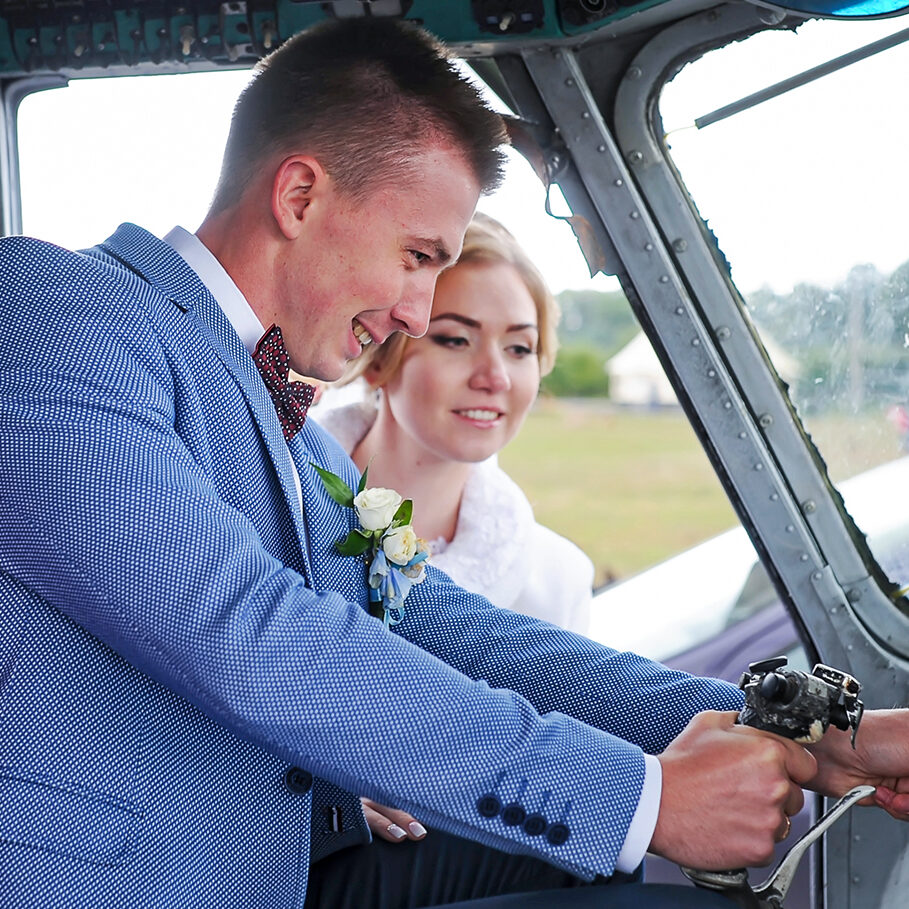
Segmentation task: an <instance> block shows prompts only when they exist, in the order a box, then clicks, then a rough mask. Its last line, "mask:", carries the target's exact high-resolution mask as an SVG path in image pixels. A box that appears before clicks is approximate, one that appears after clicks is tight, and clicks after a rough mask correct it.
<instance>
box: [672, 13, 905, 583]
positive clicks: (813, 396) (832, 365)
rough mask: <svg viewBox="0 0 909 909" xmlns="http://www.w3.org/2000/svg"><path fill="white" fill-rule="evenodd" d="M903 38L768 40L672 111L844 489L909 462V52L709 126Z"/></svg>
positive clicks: (860, 27)
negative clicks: (772, 91) (868, 473)
mask: <svg viewBox="0 0 909 909" xmlns="http://www.w3.org/2000/svg"><path fill="white" fill-rule="evenodd" d="M901 27H902V28H905V23H903V22H894V21H892V20H891V21H883V22H861V23H849V24H845V23H841V22H809V23H806V24H805V25H803V26H802V27H800V28H799V29H798V31H797V32H796V33H792V32H789V31H786V32H764V33H761V34H759V35H756V36H754V37H752V38H750V39H748V40H746V41H743V42H740V43H736V44H732V45H730V46H728V47H726V48H723V49H721V50H717V51H714V52H712V53H709V54H707V55H705V56H704V57H703V58H701V59H700V60H698V61H696V62H694V63H692V64H691V65H689V66H688V67H686V68H685V69H684V70H683V71H682V72H681V73H680V74H679V75H678V76H677V77H676V78H675V79H674V80H673V81H672V82H671V83H669V84H668V85H667V86H666V87H665V90H664V91H663V94H662V97H661V100H660V114H661V117H662V120H663V126H664V129H665V134H666V143H667V145H668V147H669V153H670V155H671V157H672V159H673V161H674V163H675V164H676V166H677V167H678V169H679V171H680V173H681V176H682V179H683V181H684V183H685V185H686V188H687V189H688V190H689V192H690V193H691V196H692V197H693V199H694V201H695V204H696V205H697V207H698V210H699V212H700V214H701V216H702V217H703V218H704V219H705V220H706V222H707V224H708V226H709V228H710V229H711V231H712V232H713V233H714V235H715V236H716V238H717V240H718V243H719V247H720V249H721V250H722V252H723V254H724V255H725V257H726V258H727V260H728V261H729V263H730V267H731V272H732V278H733V280H734V281H735V283H736V285H737V287H738V288H739V290H740V291H741V293H742V295H743V297H744V299H745V302H746V305H747V308H748V312H749V314H750V316H751V318H752V320H753V322H754V324H755V325H756V327H757V329H758V332H759V334H760V336H761V338H762V340H763V342H764V344H765V346H766V348H767V351H768V353H769V354H770V357H771V359H772V360H773V362H774V364H775V366H776V368H777V370H778V372H779V373H780V375H781V376H782V378H783V379H784V380H785V381H786V382H787V383H788V385H789V388H790V394H791V397H792V400H793V402H794V404H795V405H796V408H797V410H798V412H799V415H800V416H801V418H802V420H803V421H804V423H805V426H806V428H807V430H808V432H809V433H810V435H811V436H812V438H813V439H814V441H815V443H816V444H817V446H818V448H819V450H820V452H821V454H822V456H823V457H824V459H825V460H826V462H827V465H828V468H829V472H830V475H831V478H832V479H833V480H834V481H839V480H843V479H845V478H847V477H850V476H854V475H856V474H858V473H860V472H862V471H865V470H868V469H869V468H871V467H873V466H875V465H877V464H881V463H884V462H888V461H891V460H894V459H896V458H898V457H900V456H901V454H903V453H904V452H906V451H907V450H909V358H907V350H909V244H907V241H906V237H905V231H904V230H903V229H902V227H901V224H902V220H903V213H904V212H905V211H907V210H909V179H907V177H906V173H905V164H904V161H905V155H904V152H903V150H904V149H905V148H906V147H907V143H909V118H907V117H905V116H904V115H903V111H904V110H905V97H904V94H905V85H906V84H907V79H909V44H905V43H902V44H899V45H897V46H895V47H893V48H891V49H888V50H886V51H884V52H882V53H880V54H877V55H875V56H873V57H870V58H869V59H865V60H863V61H861V62H858V63H856V64H854V65H852V66H849V67H847V68H845V69H842V70H840V71H838V72H835V73H833V74H831V75H827V76H825V77H823V78H821V79H819V80H817V81H813V82H811V83H809V84H807V85H804V86H802V87H799V88H796V89H795V90H793V91H790V92H788V93H786V94H782V95H780V96H779V97H775V98H773V99H771V100H769V101H766V102H765V103H762V104H759V105H757V106H755V107H751V108H750V109H747V110H744V111H742V112H740V113H737V114H735V115H734V116H731V117H730V118H728V119H723V120H720V121H718V122H715V123H713V124H712V125H708V126H705V127H703V128H701V129H698V128H697V127H696V126H695V125H694V124H695V121H696V120H697V119H699V118H702V117H704V115H707V114H709V113H710V112H712V111H714V110H716V109H718V108H720V107H722V106H724V105H727V104H730V103H732V102H735V101H738V100H739V99H740V98H743V97H745V96H747V95H749V94H750V93H752V92H756V91H758V90H760V89H763V88H765V87H767V86H768V85H769V84H770V83H771V82H775V81H779V80H782V79H786V78H787V77H790V76H793V75H795V74H796V73H799V72H801V71H803V70H807V69H809V68H811V67H814V66H817V65H819V64H821V63H824V62H826V61H827V60H830V59H831V58H833V57H837V56H839V55H841V54H844V53H846V52H848V51H851V50H853V49H854V48H856V47H859V46H861V45H865V44H867V43H870V42H873V41H876V40H879V39H881V38H882V37H883V36H885V35H887V34H890V33H894V32H897V31H899V30H900V28H901ZM769 73H772V74H773V79H772V80H771V79H768V77H767V74H769ZM907 495H909V493H907V492H906V490H905V486H902V487H901V488H895V489H893V490H892V491H891V493H890V494H885V495H883V496H882V497H880V499H879V501H878V502H877V503H876V506H875V508H873V509H871V510H870V511H869V509H868V508H867V507H866V506H865V505H864V503H863V515H862V516H863V519H864V520H865V521H866V522H868V523H870V524H871V525H872V526H866V524H863V525H862V528H863V529H864V530H866V531H871V532H873V531H875V530H877V529H883V530H886V529H887V528H888V526H889V525H891V524H892V523H893V522H894V521H896V522H897V523H899V522H903V521H904V520H905V519H904V515H905V513H906V508H905V507H904V506H905V505H906V504H909V503H907ZM847 507H849V502H848V500H847ZM901 526H902V525H901ZM902 540H904V541H909V533H905V534H903V535H902ZM902 545H906V544H902ZM878 557H879V558H880V553H878ZM882 561H884V560H882ZM897 580H899V579H898V578H897Z"/></svg>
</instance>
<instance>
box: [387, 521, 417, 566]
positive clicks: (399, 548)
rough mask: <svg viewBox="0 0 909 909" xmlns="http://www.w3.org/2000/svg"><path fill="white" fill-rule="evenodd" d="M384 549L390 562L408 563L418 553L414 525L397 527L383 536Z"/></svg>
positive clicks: (397, 563) (396, 563)
mask: <svg viewBox="0 0 909 909" xmlns="http://www.w3.org/2000/svg"><path fill="white" fill-rule="evenodd" d="M382 549H383V551H384V552H385V556H386V558H387V559H388V561H389V562H394V563H395V565H406V564H407V563H408V562H409V561H410V560H411V559H412V558H413V557H414V556H415V555H416V554H417V535H416V534H415V533H414V532H413V527H411V526H410V524H408V525H407V526H406V527H396V528H395V529H394V530H392V531H389V532H388V533H386V534H385V536H384V537H382Z"/></svg>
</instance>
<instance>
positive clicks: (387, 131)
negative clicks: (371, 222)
mask: <svg viewBox="0 0 909 909" xmlns="http://www.w3.org/2000/svg"><path fill="white" fill-rule="evenodd" d="M507 141H508V139H507V135H506V132H505V128H504V124H503V122H502V119H501V117H499V115H498V114H496V113H495V112H493V111H492V110H491V109H490V108H489V107H488V106H487V105H486V104H485V103H484V102H483V100H482V98H481V95H480V92H479V90H478V88H477V87H476V86H475V85H474V84H473V83H472V82H471V81H469V80H468V79H467V78H466V77H465V76H464V75H463V74H462V73H461V72H459V70H458V68H457V65H456V63H455V61H454V60H453V58H452V57H451V55H450V54H449V52H448V51H447V50H446V49H445V48H444V47H443V45H441V44H440V43H439V42H438V41H437V40H436V39H435V38H433V37H432V36H431V35H429V34H428V33H427V32H425V31H423V30H421V29H419V28H417V27H416V26H414V25H413V24H411V23H408V22H404V21H402V20H398V19H388V18H385V17H375V16H373V17H361V18H355V19H345V20H330V21H326V22H323V23H321V24H320V25H316V26H314V27H313V28H310V29H307V30H306V31H304V32H301V33H300V34H298V35H295V36H294V37H293V38H291V39H289V40H288V41H287V42H285V43H284V44H283V45H282V46H281V47H280V48H278V50H276V51H274V52H273V53H272V54H270V55H269V56H268V57H266V58H264V59H263V60H261V61H260V62H259V63H258V65H257V66H256V68H255V71H254V76H253V78H252V80H251V81H250V83H249V85H248V86H247V87H246V88H245V89H244V90H243V92H242V94H241V95H240V98H239V99H238V101H237V104H236V107H235V108H234V114H233V119H232V121H231V128H230V135H229V137H228V140H227V146H226V148H225V152H224V162H223V165H222V169H221V177H220V179H219V181H218V188H217V190H216V193H215V199H214V202H213V203H212V211H214V212H217V211H221V210H223V209H225V208H228V207H229V206H230V205H231V204H233V203H234V202H235V201H236V200H237V198H239V196H240V195H241V194H242V193H243V191H244V189H245V188H246V186H247V184H248V183H249V182H250V181H251V180H252V179H253V177H254V176H255V175H256V174H257V173H258V172H259V170H260V169H261V166H262V164H263V163H264V162H265V161H267V160H269V159H272V160H273V158H274V157H275V156H277V155H285V156H286V155H291V154H308V155H312V156H313V157H315V158H317V159H318V160H319V162H320V163H321V164H322V166H323V167H324V168H325V170H326V171H327V172H328V174H329V175H330V176H331V178H332V180H334V181H335V183H336V184H337V186H338V188H339V189H340V190H341V191H343V192H346V193H347V194H348V195H350V196H351V197H353V198H359V199H361V200H362V199H365V197H366V196H367V195H368V194H369V192H370V191H371V190H372V189H374V188H376V187H378V186H381V185H383V184H387V183H389V182H391V181H397V182H400V180H401V179H402V177H403V178H405V179H406V178H407V176H408V166H409V164H410V163H411V162H412V160H413V158H414V157H415V155H416V154H418V153H419V152H421V151H423V150H425V148H426V147H427V146H428V145H431V144H436V143H439V142H449V143H452V144H453V145H454V146H455V147H456V148H457V149H460V151H461V153H462V154H463V156H464V160H465V162H466V163H467V164H468V165H469V167H470V168H471V169H472V171H473V173H474V175H475V177H476V179H477V182H478V183H479V185H480V187H481V189H482V190H483V191H484V192H489V191H490V190H492V189H494V188H495V187H496V186H498V184H499V182H500V181H501V177H502V162H503V156H502V150H501V146H502V145H503V144H505V143H507Z"/></svg>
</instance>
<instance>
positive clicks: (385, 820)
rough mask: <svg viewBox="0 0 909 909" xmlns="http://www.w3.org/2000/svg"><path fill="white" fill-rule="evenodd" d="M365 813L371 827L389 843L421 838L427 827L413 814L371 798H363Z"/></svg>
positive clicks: (424, 834)
mask: <svg viewBox="0 0 909 909" xmlns="http://www.w3.org/2000/svg"><path fill="white" fill-rule="evenodd" d="M360 802H361V803H362V804H363V813H364V814H365V815H366V823H367V824H369V829H370V830H371V831H372V832H373V833H374V834H375V835H376V836H380V837H381V838H382V839H383V840H387V841H388V842H389V843H403V842H404V840H421V839H423V837H424V836H426V828H425V827H424V826H423V825H422V824H421V823H420V822H419V821H418V820H417V819H416V818H415V817H414V816H413V815H411V814H408V813H407V812H406V811H398V810H397V809H396V808H387V807H386V806H385V805H380V804H379V803H378V802H374V801H372V800H371V799H364V798H361V799H360Z"/></svg>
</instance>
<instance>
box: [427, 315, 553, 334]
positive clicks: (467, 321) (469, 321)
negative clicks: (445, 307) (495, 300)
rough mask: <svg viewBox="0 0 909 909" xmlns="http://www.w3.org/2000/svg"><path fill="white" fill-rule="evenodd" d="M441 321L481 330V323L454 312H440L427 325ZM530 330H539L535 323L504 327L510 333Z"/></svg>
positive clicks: (521, 323)
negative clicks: (445, 320)
mask: <svg viewBox="0 0 909 909" xmlns="http://www.w3.org/2000/svg"><path fill="white" fill-rule="evenodd" d="M443 319H450V320H451V321H452V322H460V323H461V324H462V325H466V326H467V327H468V328H482V327H483V323H482V322H478V321H477V320H476V319H471V318H468V317H467V316H462V315H461V314H460V313H456V312H440V313H439V314H438V315H437V316H433V317H432V318H431V319H430V320H429V324H430V325H432V323H433V322H439V321H441V320H443ZM526 329H530V330H531V331H535V332H538V333H539V330H540V329H539V328H538V327H537V324H536V322H520V323H518V324H516V325H509V326H507V327H506V329H505V331H506V332H512V331H524V330H526Z"/></svg>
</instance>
